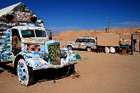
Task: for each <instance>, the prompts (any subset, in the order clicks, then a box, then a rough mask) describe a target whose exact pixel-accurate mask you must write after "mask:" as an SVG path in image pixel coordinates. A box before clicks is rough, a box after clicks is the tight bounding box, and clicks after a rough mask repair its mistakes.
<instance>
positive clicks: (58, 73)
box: [0, 63, 75, 84]
mask: <svg viewBox="0 0 140 93" xmlns="http://www.w3.org/2000/svg"><path fill="white" fill-rule="evenodd" d="M4 71H7V72H9V73H11V74H14V75H16V74H15V73H14V68H13V67H12V66H10V65H8V64H3V63H2V64H0V74H1V73H3V72H4ZM74 73H75V67H74V66H73V65H72V67H71V68H69V66H66V67H63V68H60V69H47V70H37V71H34V72H33V75H34V82H33V84H35V83H37V82H43V81H46V80H47V81H50V80H54V81H55V80H58V79H62V78H65V77H68V76H70V75H72V74H74Z"/></svg>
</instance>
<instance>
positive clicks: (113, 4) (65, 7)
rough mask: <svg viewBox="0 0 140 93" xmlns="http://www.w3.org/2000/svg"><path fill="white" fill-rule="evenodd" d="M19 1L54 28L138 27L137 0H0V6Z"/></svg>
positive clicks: (139, 13)
mask: <svg viewBox="0 0 140 93" xmlns="http://www.w3.org/2000/svg"><path fill="white" fill-rule="evenodd" d="M19 1H20V2H23V3H25V5H26V6H27V7H29V8H30V9H32V10H33V12H34V13H35V14H37V15H38V16H39V17H40V18H42V19H43V20H45V23H46V28H48V29H52V30H55V31H61V30H68V29H104V28H105V27H107V25H108V23H110V25H111V27H140V0H0V8H3V7H6V6H8V5H11V4H14V3H17V2H19Z"/></svg>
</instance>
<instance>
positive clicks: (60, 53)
mask: <svg viewBox="0 0 140 93" xmlns="http://www.w3.org/2000/svg"><path fill="white" fill-rule="evenodd" d="M0 43H1V44H0V62H12V63H13V65H14V69H15V71H16V73H17V76H18V80H19V81H20V83H21V84H23V85H25V86H27V85H29V84H31V82H33V77H34V76H33V71H35V70H41V69H46V70H47V69H49V68H53V69H58V68H63V67H66V66H67V67H68V68H69V69H74V65H75V64H76V63H77V62H78V60H79V59H80V55H79V54H78V53H75V52H73V51H71V50H68V49H67V48H62V49H60V42H59V41H56V40H49V36H48V35H47V31H46V30H45V28H43V27H38V26H35V25H21V26H20V25H19V26H13V27H11V28H9V29H7V30H6V31H4V32H3V34H2V36H1V39H0Z"/></svg>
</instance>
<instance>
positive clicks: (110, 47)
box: [96, 32, 131, 53]
mask: <svg viewBox="0 0 140 93" xmlns="http://www.w3.org/2000/svg"><path fill="white" fill-rule="evenodd" d="M128 42H129V43H128ZM128 42H127V41H126V40H123V39H121V38H120V36H119V34H116V33H109V32H108V33H100V34H98V35H96V46H97V52H105V53H121V52H124V51H125V52H129V51H130V49H131V40H130V41H128Z"/></svg>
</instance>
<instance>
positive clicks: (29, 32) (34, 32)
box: [21, 30, 46, 38]
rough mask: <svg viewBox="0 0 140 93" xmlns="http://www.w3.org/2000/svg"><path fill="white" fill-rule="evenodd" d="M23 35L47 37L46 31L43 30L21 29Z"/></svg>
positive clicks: (26, 36)
mask: <svg viewBox="0 0 140 93" xmlns="http://www.w3.org/2000/svg"><path fill="white" fill-rule="evenodd" d="M21 34H22V37H24V38H28V37H35V36H36V37H46V32H45V31H42V30H22V31H21Z"/></svg>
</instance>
